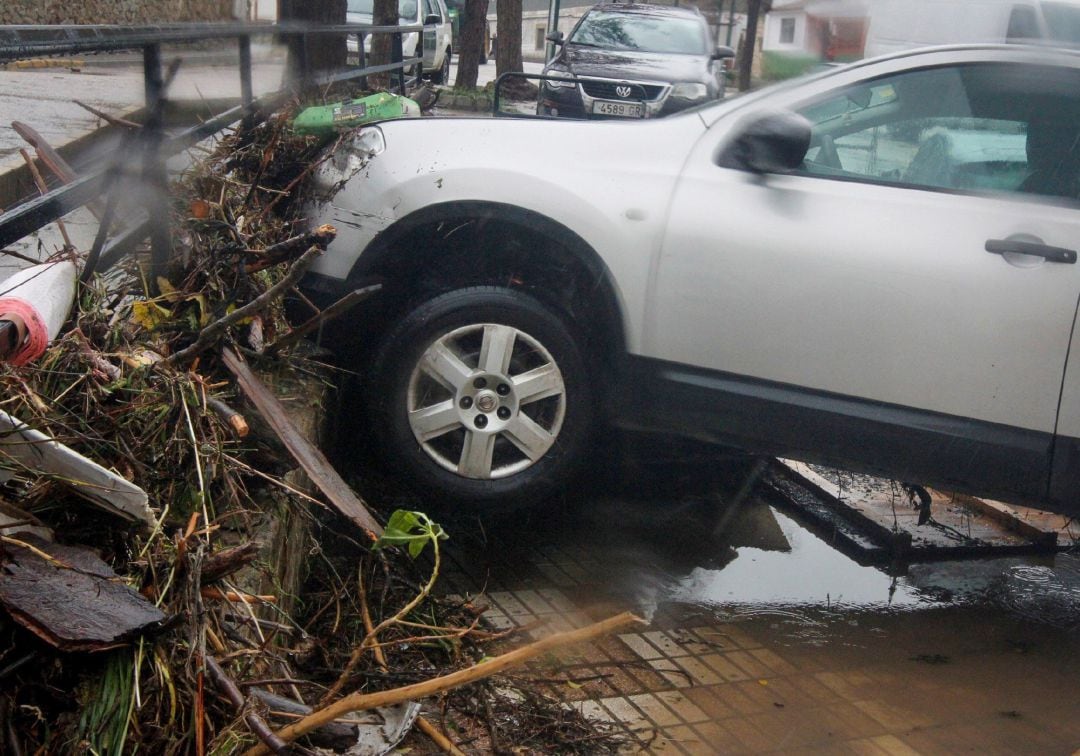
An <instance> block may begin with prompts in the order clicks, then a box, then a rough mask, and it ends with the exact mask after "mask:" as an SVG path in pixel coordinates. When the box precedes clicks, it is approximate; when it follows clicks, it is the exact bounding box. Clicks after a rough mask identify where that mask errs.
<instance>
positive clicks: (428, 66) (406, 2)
mask: <svg viewBox="0 0 1080 756" xmlns="http://www.w3.org/2000/svg"><path fill="white" fill-rule="evenodd" d="M373 6H374V0H349V4H348V8H347V12H346V14H345V20H346V21H348V22H349V23H350V24H370V23H371V22H372V9H373ZM398 15H399V16H400V20H399V21H398V23H399V24H401V25H402V26H415V25H416V24H424V25H425V26H431V25H434V26H435V28H434V30H432V29H425V30H424V45H423V54H422V57H423V63H422V64H421V65H420V66H418V70H417V71H415V72H414V73H415V75H416V77H417V78H418V79H419V78H420V76H421V75H422V74H424V73H426V74H430V76H431V80H432V81H433V82H435V83H436V84H443V83H445V82H446V81H448V80H449V78H450V53H451V49H450V48H451V38H452V36H453V31H452V28H451V25H450V13H449V12H448V11H447V10H446V2H445V0H399V1H398ZM419 37H420V35H419V34H417V33H416V32H412V33H410V34H405V35H402V39H401V47H402V54H403V55H404V56H405V57H406V58H412V57H414V56H416V55H417V49H416V47H417V44H416V43H417V42H418V41H419ZM364 51H365V52H368V53H370V52H371V37H370V36H368V37H365V38H364ZM356 52H357V44H356V37H349V53H350V54H355V53H356Z"/></svg>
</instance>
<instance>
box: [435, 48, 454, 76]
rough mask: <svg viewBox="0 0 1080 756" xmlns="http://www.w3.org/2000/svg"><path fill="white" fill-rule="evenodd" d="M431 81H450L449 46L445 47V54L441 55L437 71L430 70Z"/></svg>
mask: <svg viewBox="0 0 1080 756" xmlns="http://www.w3.org/2000/svg"><path fill="white" fill-rule="evenodd" d="M431 81H432V82H434V83H435V84H445V83H446V82H448V81H450V48H449V47H448V48H446V54H445V55H443V62H442V65H441V66H440V67H439V70H438V71H432V72H431Z"/></svg>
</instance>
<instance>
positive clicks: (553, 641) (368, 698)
mask: <svg viewBox="0 0 1080 756" xmlns="http://www.w3.org/2000/svg"><path fill="white" fill-rule="evenodd" d="M632 623H636V624H640V625H644V624H646V623H645V620H643V619H641V618H640V617H637V616H635V615H633V614H631V613H630V612H624V613H622V614H618V615H616V616H614V617H611V618H609V619H606V620H603V621H602V622H597V623H595V624H592V625H588V626H587V627H583V628H580V629H578V630H571V631H568V632H564V633H556V634H555V635H551V636H548V637H547V638H543V639H541V640H538V641H536V642H535V643H530V644H529V645H527V646H523V647H522V648H519V649H516V650H514V651H510V652H508V653H505V654H502V655H501V656H496V657H494V658H492V659H488V660H487V661H485V662H482V663H480V664H477V665H474V666H472V667H468V668H467V669H462V670H459V671H457V672H452V673H450V674H448V675H443V676H441V677H436V678H433V679H431V680H427V681H425V682H422V683H416V684H415V685H407V686H405V687H404V688H396V689H394V690H386V691H381V692H378V693H353V694H352V695H348V696H345V698H342V699H341V700H340V701H337V702H335V703H333V704H331V705H329V706H327V707H326V708H324V709H320V710H318V711H315V712H313V713H312V714H310V715H309V716H307V717H304V718H303V719H301V720H300V721H299V722H297V723H296V724H293V725H289V726H288V727H285V728H283V729H281V730H279V731H278V732H277V735H278V737H280V738H281V739H282V740H284V741H286V742H290V743H291V742H292V741H293V740H296V739H297V738H299V737H300V736H302V735H305V734H306V733H308V732H311V731H312V730H313V729H315V728H316V727H319V726H320V725H322V724H324V723H326V722H331V721H333V720H334V719H336V718H337V717H339V716H341V715H342V714H347V713H349V712H353V711H366V710H368V709H374V708H377V707H379V706H392V705H394V704H398V703H403V702H405V701H412V700H415V699H418V698H426V697H428V696H432V695H435V694H436V693H442V692H443V691H446V690H452V689H453V688H458V687H461V686H462V685H468V684H469V683H472V682H476V681H477V680H483V679H486V678H488V677H491V676H492V675H497V674H499V673H501V672H503V671H504V670H506V669H509V668H510V667H513V666H516V665H518V664H521V663H523V662H525V661H528V660H529V659H532V658H534V657H536V656H539V655H541V654H544V653H547V652H548V651H551V650H552V649H555V648H561V647H562V646H568V645H572V644H574V643H583V642H585V641H590V640H593V639H594V638H599V637H601V636H604V635H607V634H609V633H611V632H613V631H615V630H617V629H618V628H620V627H623V626H624V625H629V624H632ZM266 753H268V751H267V750H266V748H265V746H256V747H254V748H251V749H249V750H248V751H247V752H246V754H245V756H259V755H260V754H266Z"/></svg>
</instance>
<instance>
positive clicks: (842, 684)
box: [814, 672, 874, 700]
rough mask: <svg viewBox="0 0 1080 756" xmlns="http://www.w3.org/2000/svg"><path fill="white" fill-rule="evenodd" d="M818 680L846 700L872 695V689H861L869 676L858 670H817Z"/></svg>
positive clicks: (816, 676)
mask: <svg viewBox="0 0 1080 756" xmlns="http://www.w3.org/2000/svg"><path fill="white" fill-rule="evenodd" d="M814 677H815V678H816V679H817V681H818V682H820V683H821V684H822V685H824V686H825V687H827V688H829V689H831V690H832V691H833V692H834V693H836V694H837V695H838V696H840V697H841V698H843V699H846V700H857V699H860V698H866V697H867V696H868V695H873V693H874V690H873V688H870V689H869V690H863V688H864V687H865V685H866V683H867V682H868V681H869V678H867V677H866V675H864V674H862V673H859V672H818V673H816V674H815V675H814Z"/></svg>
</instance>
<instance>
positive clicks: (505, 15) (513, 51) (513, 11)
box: [495, 0, 524, 76]
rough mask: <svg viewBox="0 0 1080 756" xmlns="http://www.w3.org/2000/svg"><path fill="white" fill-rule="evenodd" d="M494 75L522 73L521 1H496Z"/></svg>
mask: <svg viewBox="0 0 1080 756" xmlns="http://www.w3.org/2000/svg"><path fill="white" fill-rule="evenodd" d="M495 11H496V13H497V14H498V17H499V19H498V22H497V23H496V25H495V36H496V37H497V38H498V40H497V42H496V43H495V74H496V75H498V76H501V75H502V74H504V73H513V72H515V71H523V70H524V66H523V65H522V63H521V0H496V3H495Z"/></svg>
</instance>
